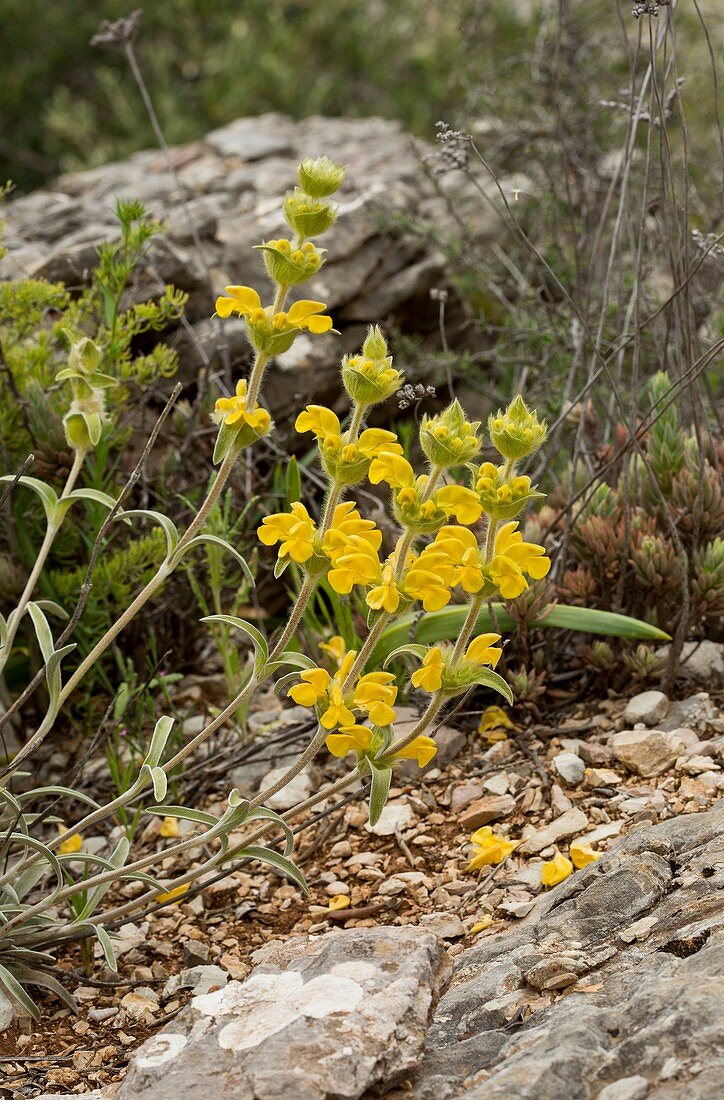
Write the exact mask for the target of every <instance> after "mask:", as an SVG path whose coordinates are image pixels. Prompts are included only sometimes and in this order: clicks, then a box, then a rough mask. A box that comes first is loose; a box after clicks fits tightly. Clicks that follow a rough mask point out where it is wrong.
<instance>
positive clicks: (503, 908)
mask: <svg viewBox="0 0 724 1100" xmlns="http://www.w3.org/2000/svg"><path fill="white" fill-rule="evenodd" d="M534 905H535V901H501V903H500V905H499V906H498V911H499V912H500V913H504V914H505V915H506V916H508V917H515V919H516V920H521V919H522V918H523V917H527V916H528V914H529V913H530V911H531V909H532V908H533V906H534Z"/></svg>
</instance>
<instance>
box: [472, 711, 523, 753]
mask: <svg viewBox="0 0 724 1100" xmlns="http://www.w3.org/2000/svg"><path fill="white" fill-rule="evenodd" d="M517 729H518V727H517V726H516V724H515V722H513V721H512V719H511V718H509V716H508V715H507V714H506V713H505V711H504V710H503V708H502V707H486V708H485V710H484V711H483V713H482V716H481V718H480V724H479V725H478V733H487V735H488V741H489V742H490V743H491V744H494V743H495V742H496V741H506V740H507V737H508V735H507V733H505V730H517Z"/></svg>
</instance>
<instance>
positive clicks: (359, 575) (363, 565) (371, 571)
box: [327, 535, 381, 596]
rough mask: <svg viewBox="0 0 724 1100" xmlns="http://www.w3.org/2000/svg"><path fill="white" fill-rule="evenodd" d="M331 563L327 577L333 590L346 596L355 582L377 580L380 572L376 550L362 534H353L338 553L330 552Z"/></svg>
mask: <svg viewBox="0 0 724 1100" xmlns="http://www.w3.org/2000/svg"><path fill="white" fill-rule="evenodd" d="M328 555H329V556H330V558H331V560H332V565H333V567H334V568H332V569H330V571H329V573H328V574H327V579H328V580H329V583H330V584H331V586H332V588H333V589H334V591H335V592H337V593H339V595H340V596H348V595H349V593H350V592H351V591H352V589H353V588H354V586H355V585H356V584H358V585H364V586H366V585H369V584H374V583H375V581H377V580H379V578H380V573H381V566H380V559H379V557H378V556H377V551H376V550H375V549H374V548H373V547H372V545H371V544H370V543H369V541H368V540H367V539H365V538H364V536H362V535H356V536H353V537H352V538H351V539H350V540H349V542H348V544H347V545H346V546H345V547H344V549H342V550H341V551H340V552H339V553H335V554H334V556H332V555H331V554H329V552H328Z"/></svg>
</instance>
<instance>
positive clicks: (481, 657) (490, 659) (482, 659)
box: [465, 634, 503, 668]
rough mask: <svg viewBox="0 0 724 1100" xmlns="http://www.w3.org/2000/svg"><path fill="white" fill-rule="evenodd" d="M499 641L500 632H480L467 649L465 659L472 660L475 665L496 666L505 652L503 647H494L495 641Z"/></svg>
mask: <svg viewBox="0 0 724 1100" xmlns="http://www.w3.org/2000/svg"><path fill="white" fill-rule="evenodd" d="M499 641H500V634H479V635H478V637H477V638H473V640H472V642H471V643H470V645H469V646H468V648H467V649H466V651H465V660H466V661H472V663H473V664H475V665H490V666H491V667H492V668H495V666H496V665H497V663H498V661H499V660H500V658H501V655H502V653H503V651H502V649H495V648H494V643H495V642H499Z"/></svg>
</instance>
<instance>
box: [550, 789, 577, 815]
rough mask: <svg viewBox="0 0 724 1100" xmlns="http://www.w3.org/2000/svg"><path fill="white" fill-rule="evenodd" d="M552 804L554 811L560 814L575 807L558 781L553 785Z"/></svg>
mask: <svg viewBox="0 0 724 1100" xmlns="http://www.w3.org/2000/svg"><path fill="white" fill-rule="evenodd" d="M551 806H552V807H553V812H554V813H556V814H559V815H560V814H564V813H566V811H567V810H572V809H573V803H572V802H571V800H570V798H569V797H568V795H567V794H565V792H564V791H563V788H562V787H559V786H558V784H557V783H553V784H552V785H551Z"/></svg>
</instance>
